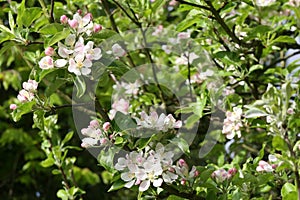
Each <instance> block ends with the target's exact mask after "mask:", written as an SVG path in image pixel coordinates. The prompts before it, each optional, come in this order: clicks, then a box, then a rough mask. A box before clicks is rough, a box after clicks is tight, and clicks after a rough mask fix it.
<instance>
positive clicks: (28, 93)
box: [17, 79, 38, 103]
mask: <svg viewBox="0 0 300 200" xmlns="http://www.w3.org/2000/svg"><path fill="white" fill-rule="evenodd" d="M22 86H23V89H22V90H21V91H20V92H19V94H18V96H17V98H18V100H19V101H20V102H22V103H24V102H28V101H32V100H33V98H34V93H35V92H36V90H37V87H38V83H37V82H36V81H35V80H31V79H29V80H28V81H27V82H23V84H22Z"/></svg>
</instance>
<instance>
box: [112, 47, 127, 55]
mask: <svg viewBox="0 0 300 200" xmlns="http://www.w3.org/2000/svg"><path fill="white" fill-rule="evenodd" d="M111 48H112V53H113V55H114V56H116V57H118V58H119V57H123V56H125V55H126V51H125V50H124V49H123V48H122V47H121V46H120V45H119V44H114V45H113V46H112V47H111Z"/></svg>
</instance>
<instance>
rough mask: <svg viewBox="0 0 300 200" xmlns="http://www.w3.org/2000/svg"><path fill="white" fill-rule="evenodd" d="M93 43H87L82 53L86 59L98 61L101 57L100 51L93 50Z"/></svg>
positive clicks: (97, 49)
mask: <svg viewBox="0 0 300 200" xmlns="http://www.w3.org/2000/svg"><path fill="white" fill-rule="evenodd" d="M93 46H94V42H91V41H89V42H88V43H87V44H86V45H85V46H84V49H83V50H84V52H85V54H86V58H87V59H89V60H99V59H100V58H101V57H102V54H101V49H99V48H94V49H93Z"/></svg>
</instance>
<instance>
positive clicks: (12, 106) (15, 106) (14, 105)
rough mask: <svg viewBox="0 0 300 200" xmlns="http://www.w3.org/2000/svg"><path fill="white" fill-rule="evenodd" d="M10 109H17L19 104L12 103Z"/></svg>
mask: <svg viewBox="0 0 300 200" xmlns="http://www.w3.org/2000/svg"><path fill="white" fill-rule="evenodd" d="M9 109H11V110H15V109H17V105H16V104H10V105H9Z"/></svg>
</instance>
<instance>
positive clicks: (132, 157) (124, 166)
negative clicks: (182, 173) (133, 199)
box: [115, 143, 178, 192]
mask: <svg viewBox="0 0 300 200" xmlns="http://www.w3.org/2000/svg"><path fill="white" fill-rule="evenodd" d="M172 157H173V153H171V152H164V147H163V145H162V144H160V143H158V144H157V146H156V150H155V151H154V150H150V151H149V152H147V151H146V150H145V153H143V152H139V153H138V152H130V153H129V154H127V155H126V157H125V158H123V157H121V158H118V162H117V163H116V164H115V169H117V170H118V171H121V179H122V180H123V181H125V182H126V184H125V187H127V188H131V187H132V186H133V185H139V191H141V192H143V191H146V190H148V189H149V187H150V186H151V185H153V186H154V187H160V186H161V185H162V183H163V182H166V183H172V182H173V181H174V180H176V179H177V178H178V175H176V174H174V173H173V172H172V171H171V170H169V169H170V168H172V167H174V166H172V162H173V161H172Z"/></svg>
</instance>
